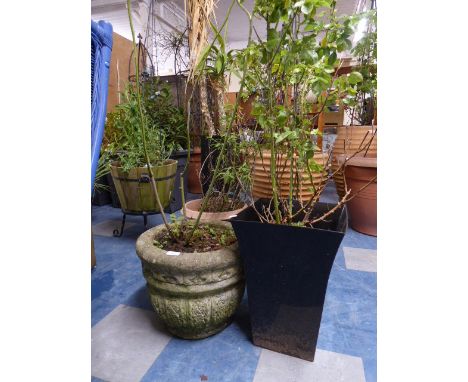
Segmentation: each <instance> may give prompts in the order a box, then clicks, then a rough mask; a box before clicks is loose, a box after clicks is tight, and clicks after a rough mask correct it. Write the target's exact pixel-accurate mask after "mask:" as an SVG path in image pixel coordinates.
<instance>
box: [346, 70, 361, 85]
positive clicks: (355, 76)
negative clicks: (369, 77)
mask: <svg viewBox="0 0 468 382" xmlns="http://www.w3.org/2000/svg"><path fill="white" fill-rule="evenodd" d="M348 80H349V83H350V84H351V85H355V84H357V83H358V82H361V81H362V80H363V78H362V74H361V73H359V72H351V73H350V74H349V78H348Z"/></svg>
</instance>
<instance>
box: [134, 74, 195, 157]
mask: <svg viewBox="0 0 468 382" xmlns="http://www.w3.org/2000/svg"><path fill="white" fill-rule="evenodd" d="M141 95H142V104H143V109H144V111H145V113H146V114H147V115H148V118H149V121H150V124H151V125H152V126H154V128H157V129H159V130H161V131H164V133H165V137H166V142H167V143H168V144H169V145H172V146H173V147H174V149H175V150H183V149H187V132H186V118H185V114H184V111H183V109H182V108H179V107H176V106H174V105H173V99H172V94H171V89H170V87H169V85H168V84H166V83H162V82H161V81H160V80H159V79H158V78H157V77H154V78H152V79H150V80H148V81H145V82H144V84H143V86H142V93H141Z"/></svg>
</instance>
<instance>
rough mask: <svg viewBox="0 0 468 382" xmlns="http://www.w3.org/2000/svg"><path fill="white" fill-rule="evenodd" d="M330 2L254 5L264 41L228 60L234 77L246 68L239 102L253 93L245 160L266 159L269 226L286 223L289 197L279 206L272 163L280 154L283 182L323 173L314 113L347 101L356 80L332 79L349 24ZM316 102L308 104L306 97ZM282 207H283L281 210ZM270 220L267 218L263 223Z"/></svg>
mask: <svg viewBox="0 0 468 382" xmlns="http://www.w3.org/2000/svg"><path fill="white" fill-rule="evenodd" d="M334 5H335V1H332V0H300V1H292V0H256V1H255V4H254V10H253V14H254V17H256V18H260V19H263V20H264V21H265V22H266V30H267V34H266V39H264V40H257V41H253V42H251V43H250V44H249V45H248V46H247V47H246V48H245V49H243V50H240V51H236V52H235V54H233V62H232V68H233V71H234V72H240V71H241V68H242V67H243V65H244V64H247V72H246V73H245V76H246V83H245V85H246V86H245V89H244V93H243V94H242V97H243V98H247V97H248V96H250V95H251V94H256V98H255V101H254V103H253V110H252V114H253V116H254V117H255V118H256V121H257V127H256V129H257V131H259V132H261V139H260V140H250V141H248V142H247V143H246V145H247V146H249V147H246V148H245V151H244V152H245V155H248V154H249V153H250V154H251V153H253V152H255V153H257V155H259V154H260V153H261V150H262V149H266V150H267V151H269V152H271V154H272V158H273V159H272V160H271V162H270V167H271V169H272V171H271V183H272V188H273V205H274V216H273V219H274V222H276V223H282V224H284V223H286V224H292V223H293V220H292V213H291V210H292V204H293V200H294V199H295V195H294V193H293V192H292V190H291V191H290V195H289V198H288V199H287V200H280V199H281V198H280V197H279V193H280V192H279V191H280V190H279V182H278V173H277V172H276V165H275V161H276V159H275V158H276V156H277V154H278V155H279V154H281V155H282V156H283V157H284V158H287V159H288V160H289V163H290V166H288V168H287V171H286V172H287V173H286V174H284V168H283V173H282V174H281V176H282V177H286V178H288V179H294V177H295V176H296V174H297V173H298V171H299V170H304V171H305V172H306V173H308V174H310V175H311V174H312V173H313V172H317V171H323V168H322V166H321V165H320V164H319V163H317V162H316V161H315V160H314V155H315V153H316V152H317V146H316V144H315V141H316V136H317V132H316V131H315V130H313V126H314V122H315V121H316V118H317V117H318V114H315V115H314V114H312V111H313V109H314V110H316V111H321V110H324V109H325V108H326V107H328V106H332V105H336V104H337V103H338V102H340V101H344V100H346V102H348V101H349V99H350V97H352V96H353V95H354V94H355V93H356V89H355V88H356V86H357V84H358V83H360V82H361V81H362V80H363V75H362V74H361V73H352V74H351V75H349V76H348V75H340V76H338V75H336V69H337V67H338V65H339V59H338V56H339V54H340V53H341V52H343V51H346V50H349V49H351V47H352V43H351V40H350V38H351V36H352V34H353V28H352V19H351V18H350V17H348V16H337V15H336V11H335V9H334ZM309 94H313V95H315V96H316V99H317V102H316V104H315V105H311V104H310V103H309V101H308V98H307V97H308V95H309ZM280 205H282V208H280ZM264 218H265V219H266V220H268V221H271V218H272V217H271V216H264Z"/></svg>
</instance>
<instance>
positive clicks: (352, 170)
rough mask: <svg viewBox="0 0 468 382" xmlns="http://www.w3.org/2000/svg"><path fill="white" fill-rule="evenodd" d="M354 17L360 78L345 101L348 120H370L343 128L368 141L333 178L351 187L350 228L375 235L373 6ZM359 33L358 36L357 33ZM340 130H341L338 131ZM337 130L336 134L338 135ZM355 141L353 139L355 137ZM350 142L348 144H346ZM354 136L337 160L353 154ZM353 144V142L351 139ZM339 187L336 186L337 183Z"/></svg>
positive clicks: (375, 47) (374, 52)
mask: <svg viewBox="0 0 468 382" xmlns="http://www.w3.org/2000/svg"><path fill="white" fill-rule="evenodd" d="M355 20H356V21H357V25H358V28H357V29H358V32H359V26H361V29H363V30H362V35H361V38H360V39H359V40H358V42H357V43H356V45H355V47H354V48H353V50H352V53H353V55H354V57H355V60H356V62H357V66H356V71H357V72H358V73H360V74H361V76H362V81H360V82H358V83H357V84H356V85H355V88H356V93H355V95H354V97H351V98H350V99H349V102H348V105H349V106H350V107H352V109H351V124H353V122H354V120H357V122H358V123H360V124H363V125H369V124H372V126H367V127H362V126H353V127H350V128H348V129H345V130H346V132H345V134H348V135H350V134H353V133H354V135H355V136H356V135H359V133H358V134H356V132H357V131H359V130H361V131H362V132H361V135H362V134H364V132H365V130H366V129H367V130H368V131H367V132H365V134H366V136H364V138H362V139H363V142H361V144H360V145H362V144H363V143H364V141H365V140H366V139H367V140H368V141H370V142H371V144H370V146H369V148H368V149H367V150H364V151H363V152H362V153H361V154H359V155H358V156H356V157H354V158H352V159H351V160H348V161H347V163H346V165H345V167H344V171H343V172H340V173H337V174H336V176H335V180H336V181H337V186H338V185H339V186H340V187H341V188H342V192H343V191H345V190H348V189H349V190H350V191H351V193H350V195H351V196H353V198H352V200H349V201H348V203H347V205H348V210H349V221H350V225H351V227H352V228H353V229H355V230H356V231H358V232H361V233H364V234H367V235H372V236H377V128H376V126H375V125H374V122H376V112H377V13H376V10H375V9H371V10H370V11H368V12H365V13H362V14H360V15H357V16H356V18H355ZM358 37H359V36H358ZM339 133H340V132H339ZM339 133H338V136H339V135H340V134H339ZM354 142H356V140H354ZM337 144H338V147H337V149H338V150H336V149H335V152H338V153H340V146H341V142H340V141H339V142H338V143H337ZM349 144H350V145H349ZM352 145H353V140H352V139H351V140H348V142H346V141H345V142H344V145H343V146H344V151H343V152H341V155H340V154H338V155H337V162H339V164H341V163H343V161H344V160H345V159H346V157H347V156H349V155H350V154H353V152H354V151H353V149H354V150H355V148H353V147H352ZM354 146H356V143H354ZM365 184H369V186H368V187H367V188H366V189H365V190H364V191H362V192H359V193H358V194H357V195H355V194H356V192H357V191H358V190H360V188H361V187H362V186H363V185H365ZM337 188H338V187H337ZM354 196H355V197H354Z"/></svg>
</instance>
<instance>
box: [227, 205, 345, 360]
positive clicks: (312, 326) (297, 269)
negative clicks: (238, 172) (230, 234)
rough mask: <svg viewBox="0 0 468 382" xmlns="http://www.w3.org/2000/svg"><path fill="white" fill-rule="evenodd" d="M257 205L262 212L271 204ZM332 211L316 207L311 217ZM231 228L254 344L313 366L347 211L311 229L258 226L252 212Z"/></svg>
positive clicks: (274, 225) (320, 206) (342, 211)
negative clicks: (242, 269) (241, 265)
mask: <svg viewBox="0 0 468 382" xmlns="http://www.w3.org/2000/svg"><path fill="white" fill-rule="evenodd" d="M255 204H256V208H257V210H258V211H261V210H262V206H268V205H269V201H268V200H266V199H259V200H258V201H257V202H256V203H255ZM333 207H334V205H331V204H326V203H317V205H316V208H315V210H314V212H313V214H312V216H321V215H322V214H323V213H324V212H326V211H328V210H330V209H331V208H333ZM231 223H232V226H233V228H234V231H235V233H236V236H237V239H238V243H239V250H240V255H241V257H242V258H243V262H244V267H245V275H246V281H247V295H248V303H249V312H250V321H251V326H252V337H253V342H254V344H255V345H257V346H260V347H263V348H266V349H270V350H273V351H277V352H280V353H284V354H288V355H291V356H294V357H298V358H302V359H305V360H308V361H313V360H314V356H315V348H316V345H317V339H318V333H319V329H320V320H321V317H322V311H323V304H324V301H325V294H326V291H327V284H328V278H329V276H330V271H331V268H332V265H333V261H334V260H335V256H336V253H337V251H338V248H339V246H340V244H341V241H342V239H343V236H344V234H345V232H346V228H347V212H346V207H341V208H340V209H337V210H336V211H335V212H334V213H333V214H332V215H331V216H330V217H329V218H327V220H326V221H323V222H320V223H318V224H317V225H316V226H315V227H314V228H306V227H297V226H288V225H276V224H265V223H260V222H259V220H258V217H257V215H256V213H255V211H254V210H253V208H252V207H249V208H247V209H246V210H244V211H242V212H241V213H239V214H238V216H237V217H235V218H233V219H231Z"/></svg>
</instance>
